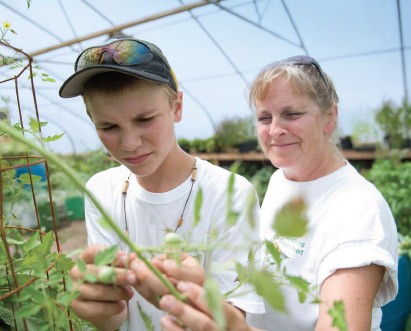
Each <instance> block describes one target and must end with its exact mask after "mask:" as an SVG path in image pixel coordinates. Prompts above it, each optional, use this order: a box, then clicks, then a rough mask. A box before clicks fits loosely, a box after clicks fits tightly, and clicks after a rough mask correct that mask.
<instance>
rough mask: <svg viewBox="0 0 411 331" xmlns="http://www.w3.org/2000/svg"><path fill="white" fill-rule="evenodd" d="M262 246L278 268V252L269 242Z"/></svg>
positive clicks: (266, 241)
mask: <svg viewBox="0 0 411 331" xmlns="http://www.w3.org/2000/svg"><path fill="white" fill-rule="evenodd" d="M264 244H265V248H266V250H267V252H268V253H269V254H270V255H271V256H272V257H273V259H274V262H275V264H276V265H277V267H278V268H279V267H280V266H281V253H280V250H279V249H278V247H277V246H275V245H274V244H273V243H272V242H271V241H268V240H265V241H264Z"/></svg>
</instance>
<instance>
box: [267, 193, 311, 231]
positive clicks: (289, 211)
mask: <svg viewBox="0 0 411 331" xmlns="http://www.w3.org/2000/svg"><path fill="white" fill-rule="evenodd" d="M306 208H307V207H306V204H305V202H304V200H302V199H301V198H295V199H293V200H291V201H289V202H288V203H286V204H285V205H284V206H283V207H282V208H281V209H280V210H279V211H278V213H277V215H276V216H275V219H274V223H273V225H272V227H273V229H274V230H275V231H276V233H277V235H278V236H282V237H301V236H303V235H304V234H305V233H306V232H307V228H308V219H307V216H306V214H305V211H306Z"/></svg>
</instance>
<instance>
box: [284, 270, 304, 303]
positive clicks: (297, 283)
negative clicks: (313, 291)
mask: <svg viewBox="0 0 411 331" xmlns="http://www.w3.org/2000/svg"><path fill="white" fill-rule="evenodd" d="M287 279H288V281H289V282H290V284H291V285H293V286H294V287H295V288H296V289H297V291H298V299H299V301H300V303H303V302H304V301H305V300H306V299H307V295H308V293H309V286H310V283H309V282H307V281H306V280H305V279H304V278H301V277H295V276H287Z"/></svg>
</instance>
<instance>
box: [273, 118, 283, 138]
mask: <svg viewBox="0 0 411 331" xmlns="http://www.w3.org/2000/svg"><path fill="white" fill-rule="evenodd" d="M286 132H287V130H286V129H285V127H284V125H283V123H282V122H281V119H278V118H273V119H272V121H271V124H270V130H269V131H268V134H269V135H270V136H272V137H279V136H281V135H283V134H285V133H286Z"/></svg>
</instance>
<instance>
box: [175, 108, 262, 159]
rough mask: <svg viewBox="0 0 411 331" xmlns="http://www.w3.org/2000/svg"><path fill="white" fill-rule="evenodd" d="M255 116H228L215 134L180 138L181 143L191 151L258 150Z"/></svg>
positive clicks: (186, 149)
mask: <svg viewBox="0 0 411 331" xmlns="http://www.w3.org/2000/svg"><path fill="white" fill-rule="evenodd" d="M254 122H255V120H254V117H253V116H248V117H233V118H226V119H224V120H223V121H221V122H220V123H219V124H218V126H217V129H216V132H215V133H214V135H213V136H211V137H208V138H204V139H201V138H195V139H192V140H189V139H185V138H180V139H179V140H178V143H179V145H180V146H181V148H183V149H184V150H185V151H187V152H190V153H194V154H195V153H216V152H217V153H218V152H237V151H240V152H243V151H255V150H258V149H259V147H258V144H257V139H256V132H255V123H254Z"/></svg>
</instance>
